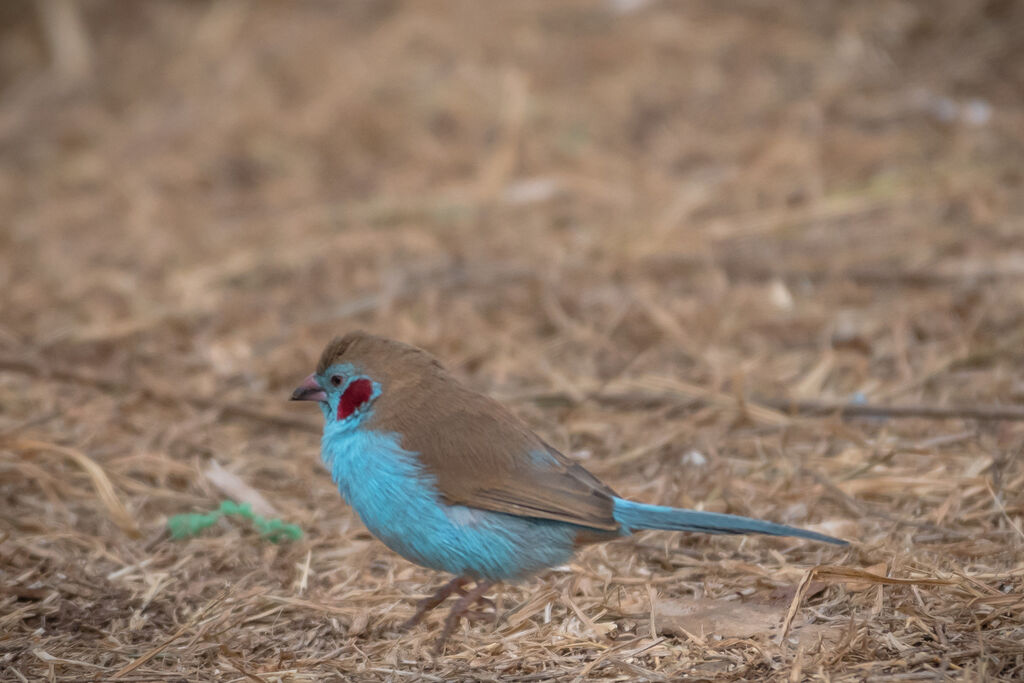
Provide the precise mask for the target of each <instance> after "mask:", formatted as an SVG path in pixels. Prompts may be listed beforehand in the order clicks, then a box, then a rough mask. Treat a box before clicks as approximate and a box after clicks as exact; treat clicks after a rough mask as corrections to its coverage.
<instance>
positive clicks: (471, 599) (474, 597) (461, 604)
mask: <svg viewBox="0 0 1024 683" xmlns="http://www.w3.org/2000/svg"><path fill="white" fill-rule="evenodd" d="M493 585H494V582H493V581H480V582H478V583H477V584H476V585H475V586H473V589H472V590H468V591H462V592H461V595H462V597H460V598H459V599H458V600H456V601H455V604H454V605H453V606H452V609H451V611H450V612H448V616H447V617H445V619H444V629H442V631H441V637H440V638H438V639H437V645H436V646H435V647H434V652H435V653H436V654H438V655H440V654H442V653H443V652H444V644H445V642H446V641H447V640H448V636H450V635H451V634H452V631H454V630H455V627H456V626H458V624H459V619H461V618H462V617H466V618H467V619H470V620H477V619H482V618H487V619H494V620H497V616H498V615H497V613H494V614H487V613H486V612H481V611H478V610H473V609H470V608H471V607H472V606H473V605H475V604H476V603H478V602H484V603H485V604H490V605H494V603H493V602H492V601H491V600H488V599H487V598H485V597H484V593H486V592H487V591H489V590H490V589H491V586H493Z"/></svg>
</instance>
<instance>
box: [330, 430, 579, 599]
mask: <svg viewBox="0 0 1024 683" xmlns="http://www.w3.org/2000/svg"><path fill="white" fill-rule="evenodd" d="M322 457H323V460H324V463H325V464H326V465H327V467H328V469H329V470H330V472H331V477H332V478H333V479H334V481H335V483H336V484H337V485H338V490H339V491H340V492H341V495H342V496H344V497H345V499H346V500H347V501H348V503H349V505H351V506H352V508H353V509H354V510H355V511H356V512H357V513H358V514H359V517H360V519H362V521H363V524H365V525H366V528H367V529H369V530H370V532H371V533H372V534H373V535H374V536H376V537H377V538H379V539H380V540H381V541H383V542H384V543H385V545H387V546H388V547H389V548H391V549H392V550H394V551H395V552H396V553H398V554H399V555H401V556H402V557H404V558H406V559H408V560H410V561H411V562H415V563H416V564H420V565H423V566H425V567H429V568H431V569H437V570H440V571H446V572H451V573H452V574H456V575H462V576H469V577H472V578H477V579H485V580H493V581H500V580H511V579H518V578H523V577H525V576H527V575H529V574H532V573H534V572H537V571H540V570H542V569H546V568H548V567H553V566H556V565H559V564H563V563H565V562H567V561H568V560H569V558H570V557H572V554H573V550H574V540H575V536H576V531H577V528H576V527H574V526H573V525H571V524H565V523H562V522H555V521H549V520H543V519H535V518H527V517H518V516H516V515H508V514H504V513H500V512H491V511H487V510H480V509H476V508H469V507H465V506H461V505H448V504H446V503H444V502H443V501H442V500H441V499H440V496H439V494H438V489H437V482H436V480H435V479H434V477H433V476H431V475H430V474H428V473H426V472H424V471H423V470H422V468H421V467H420V465H419V463H418V461H417V459H416V454H415V453H411V452H409V451H407V450H405V449H403V448H402V446H401V440H400V438H399V436H398V435H397V434H388V433H381V432H375V431H371V430H369V429H365V428H363V427H356V428H352V427H351V426H346V425H344V424H339V423H334V424H332V423H331V422H330V421H328V425H327V427H326V428H325V430H324V436H323V442H322Z"/></svg>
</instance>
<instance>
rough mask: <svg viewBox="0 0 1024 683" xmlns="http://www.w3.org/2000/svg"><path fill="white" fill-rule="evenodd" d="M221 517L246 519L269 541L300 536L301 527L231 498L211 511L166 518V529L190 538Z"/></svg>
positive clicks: (295, 538)
mask: <svg viewBox="0 0 1024 683" xmlns="http://www.w3.org/2000/svg"><path fill="white" fill-rule="evenodd" d="M221 517H242V518H244V519H248V520H249V521H251V522H252V524H253V526H255V527H256V530H257V531H259V532H260V535H261V536H262V537H263V538H265V539H267V540H268V541H270V542H271V543H280V542H281V541H297V540H299V539H300V538H302V529H300V528H299V527H298V526H296V525H295V524H286V523H285V522H282V521H281V520H280V519H267V518H265V517H261V516H260V515H257V514H255V513H254V512H253V511H252V505H250V504H249V503H241V504H239V503H236V502H234V501H233V500H225V501H224V502H222V503H221V504H220V507H219V508H217V509H216V510H214V511H213V512H205V513H203V512H189V513H185V514H182V515H174V516H173V517H171V518H170V519H168V520H167V529H168V530H169V531H170V532H171V538H174V539H182V538H192V537H193V536H198V535H199V534H200V533H202V531H203V529H206V528H209V527H211V526H213V525H214V524H216V523H217V520H218V519H220V518H221Z"/></svg>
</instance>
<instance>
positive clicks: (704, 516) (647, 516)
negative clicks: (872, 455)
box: [614, 498, 849, 545]
mask: <svg viewBox="0 0 1024 683" xmlns="http://www.w3.org/2000/svg"><path fill="white" fill-rule="evenodd" d="M614 515H615V521H617V522H618V523H619V524H621V525H622V526H623V530H624V531H625V532H626V533H632V532H634V531H639V530H640V529H667V530H670V531H694V532H697V533H702V534H768V535H769V536H796V537H798V538H810V539H812V540H815V541H824V542H825V543H834V544H836V545H849V544H848V542H847V541H844V540H842V539H839V538H833V537H832V536H826V535H825V534H818V533H815V532H813V531H805V530H803V529H797V528H796V527H792V526H786V525H784V524H774V523H772V522H764V521H761V520H759V519H751V518H749V517H740V516H739V515H723V514H720V513H718V512H701V511H699V510H683V509H681V508H670V507H663V506H661V505H647V504H645V503H634V502H633V501H631V500H625V499H623V498H616V499H615V510H614Z"/></svg>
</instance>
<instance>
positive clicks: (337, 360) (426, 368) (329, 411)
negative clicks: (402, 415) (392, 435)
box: [291, 332, 441, 429]
mask: <svg viewBox="0 0 1024 683" xmlns="http://www.w3.org/2000/svg"><path fill="white" fill-rule="evenodd" d="M440 369H441V368H440V365H439V364H438V363H437V361H436V360H434V358H433V357H432V356H430V355H429V354H427V353H425V352H424V351H421V350H419V349H417V348H415V347H413V346H408V345H406V344H402V343H400V342H396V341H392V340H390V339H385V338H383V337H377V336H374V335H372V334H367V333H365V332H351V333H349V334H347V335H345V336H344V337H336V338H335V339H334V340H332V341H331V343H329V344H328V345H327V347H326V348H325V349H324V351H323V353H322V354H321V355H320V361H319V362H318V363H317V366H316V372H314V373H312V374H311V375H309V376H308V377H306V379H304V380H303V381H302V384H300V385H299V386H298V387H297V388H296V389H295V391H293V392H292V396H291V398H292V400H293V401H318V402H319V404H320V409H321V410H322V411H323V413H324V418H325V419H326V421H327V426H328V427H329V428H343V429H348V428H353V427H357V426H359V425H360V424H362V423H363V422H364V421H365V420H366V419H367V418H368V417H369V416H370V415H372V414H373V412H374V410H375V407H376V405H377V404H378V402H383V403H391V404H394V403H395V399H396V398H397V397H399V396H401V395H408V394H409V393H411V392H414V390H415V387H416V385H417V384H418V383H419V382H420V381H421V380H422V379H423V378H425V377H427V376H430V375H433V374H434V373H435V372H436V371H438V370H440ZM388 399H391V400H388Z"/></svg>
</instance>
